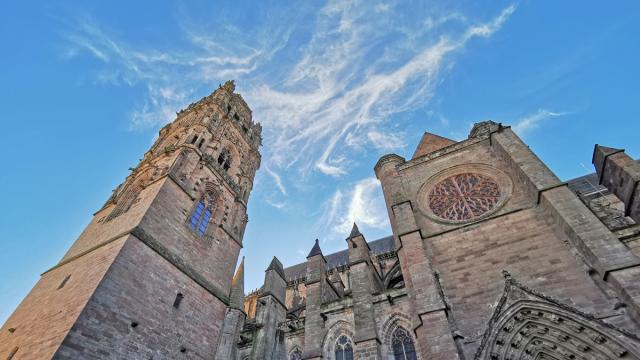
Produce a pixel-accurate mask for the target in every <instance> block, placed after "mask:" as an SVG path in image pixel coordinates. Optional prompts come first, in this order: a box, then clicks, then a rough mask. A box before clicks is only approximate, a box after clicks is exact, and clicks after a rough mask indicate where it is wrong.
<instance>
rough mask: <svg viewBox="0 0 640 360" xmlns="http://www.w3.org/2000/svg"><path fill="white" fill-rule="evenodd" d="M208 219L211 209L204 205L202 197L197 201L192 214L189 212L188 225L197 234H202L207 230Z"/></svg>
mask: <svg viewBox="0 0 640 360" xmlns="http://www.w3.org/2000/svg"><path fill="white" fill-rule="evenodd" d="M209 220H211V209H210V208H209V207H207V206H206V204H205V201H204V199H203V200H200V201H198V205H196V208H195V209H194V210H193V214H191V221H190V222H189V225H190V226H191V228H192V229H193V230H196V231H197V232H198V234H200V235H204V233H205V231H207V226H208V225H209Z"/></svg>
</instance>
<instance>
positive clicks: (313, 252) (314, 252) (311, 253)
mask: <svg viewBox="0 0 640 360" xmlns="http://www.w3.org/2000/svg"><path fill="white" fill-rule="evenodd" d="M316 255H322V249H320V242H319V241H318V239H316V243H315V244H314V245H313V247H312V248H311V251H309V255H307V259H308V258H310V257H312V256H316Z"/></svg>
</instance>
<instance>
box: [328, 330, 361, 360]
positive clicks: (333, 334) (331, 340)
mask: <svg viewBox="0 0 640 360" xmlns="http://www.w3.org/2000/svg"><path fill="white" fill-rule="evenodd" d="M342 335H346V336H347V337H348V338H349V339H352V343H353V337H354V332H353V325H351V324H350V323H348V322H346V321H344V320H339V321H337V322H336V323H335V324H333V325H332V326H331V327H330V328H329V331H327V335H326V336H325V337H324V341H323V342H322V354H323V355H324V356H323V358H325V359H335V353H334V346H335V343H336V340H338V338H339V337H340V336H342ZM354 347H355V345H354ZM354 353H355V348H354Z"/></svg>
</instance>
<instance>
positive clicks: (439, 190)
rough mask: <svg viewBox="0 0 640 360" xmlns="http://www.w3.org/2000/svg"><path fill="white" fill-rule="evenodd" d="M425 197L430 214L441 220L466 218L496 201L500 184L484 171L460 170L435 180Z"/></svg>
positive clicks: (473, 216)
mask: <svg viewBox="0 0 640 360" xmlns="http://www.w3.org/2000/svg"><path fill="white" fill-rule="evenodd" d="M428 199H429V208H430V209H431V211H432V212H433V214H434V215H436V216H438V217H440V218H442V219H445V220H451V221H466V220H471V219H474V218H477V217H479V216H481V215H483V214H485V213H486V212H488V211H490V210H492V209H493V208H494V207H495V206H496V204H498V202H499V201H500V187H499V186H498V183H497V182H496V181H495V180H494V179H492V178H491V177H489V176H487V175H482V174H477V173H463V174H457V175H453V176H450V177H448V178H446V179H444V180H442V181H440V182H439V183H437V184H436V185H435V186H434V187H433V188H432V189H431V191H430V192H429V195H428Z"/></svg>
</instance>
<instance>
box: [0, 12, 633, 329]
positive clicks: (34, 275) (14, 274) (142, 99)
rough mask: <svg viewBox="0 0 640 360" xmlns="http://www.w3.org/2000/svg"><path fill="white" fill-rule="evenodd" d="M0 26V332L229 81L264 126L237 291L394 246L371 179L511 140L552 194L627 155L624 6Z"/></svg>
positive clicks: (48, 15)
mask: <svg viewBox="0 0 640 360" xmlns="http://www.w3.org/2000/svg"><path fill="white" fill-rule="evenodd" d="M2 7H3V10H2V11H0V43H1V44H2V47H3V51H2V56H1V57H0V79H1V81H2V86H0V105H2V110H3V116H2V119H3V120H2V125H3V130H4V131H3V133H4V134H5V136H4V139H3V143H4V151H3V154H4V155H3V167H2V171H1V172H0V195H1V198H2V199H3V201H2V206H0V279H1V280H0V293H2V294H3V296H2V297H0V321H2V322H4V319H6V317H7V316H8V315H9V314H10V313H11V312H12V311H13V309H14V308H15V307H16V306H17V304H18V303H19V301H20V300H21V299H22V298H23V297H24V296H25V295H26V293H27V292H28V291H29V289H30V288H31V287H32V286H33V284H34V283H35V282H36V281H37V279H38V277H39V274H40V273H41V272H43V271H45V270H46V269H48V268H49V267H51V266H52V265H54V264H55V263H56V262H57V261H58V260H59V259H60V258H61V256H62V255H63V253H64V252H65V251H66V249H67V248H68V247H69V246H70V245H71V243H72V242H73V241H74V240H75V238H76V237H77V236H78V234H79V233H80V232H81V231H82V229H83V228H84V226H85V225H86V224H87V223H88V222H89V220H90V217H91V214H92V213H93V212H94V211H96V210H97V209H98V208H100V206H101V205H102V204H103V203H104V201H105V200H106V199H107V197H108V196H109V194H110V193H111V190H112V189H113V188H114V187H115V186H117V185H118V184H119V183H120V182H121V181H122V180H123V179H124V177H125V176H126V175H127V173H128V170H127V169H128V168H129V167H131V166H135V164H136V163H137V161H138V159H139V158H140V157H141V156H142V154H143V153H144V152H145V151H146V149H147V148H148V147H149V146H150V145H151V143H152V142H153V140H154V137H155V136H156V134H157V131H158V129H159V128H160V127H161V126H162V125H163V124H165V123H166V122H168V121H170V120H172V118H173V116H174V115H175V112H176V111H178V110H179V109H181V108H183V107H184V106H185V105H187V104H189V103H190V102H192V101H195V100H197V99H199V98H201V97H202V96H205V95H207V94H209V93H210V92H211V91H213V90H214V89H215V88H216V87H217V86H218V84H220V83H222V82H224V81H225V80H227V79H235V80H236V84H237V91H238V92H240V93H242V94H243V96H244V97H245V99H246V100H247V102H248V103H249V105H250V106H251V107H252V108H253V111H254V119H255V120H256V121H259V122H261V123H262V125H263V128H264V146H263V148H262V153H263V162H262V168H261V169H260V171H259V172H258V175H257V178H256V182H255V188H254V191H253V193H252V195H251V199H250V203H249V225H248V227H247V231H246V234H245V240H244V241H245V248H244V249H243V254H244V255H246V256H247V264H246V265H247V279H246V281H247V284H246V287H247V288H248V289H251V288H256V287H258V286H259V285H260V284H261V282H262V278H263V276H264V275H263V274H264V272H263V271H264V269H265V268H266V266H267V265H268V263H269V260H270V258H271V256H272V255H277V256H278V257H279V258H280V259H281V260H282V261H283V262H284V263H285V265H292V264H295V263H298V262H300V261H303V260H304V257H305V255H306V254H307V252H308V251H309V249H310V248H311V246H312V245H313V239H315V238H316V237H317V238H319V239H321V245H322V248H323V250H324V252H325V253H330V252H333V251H337V250H340V249H343V248H344V247H345V244H344V238H345V237H346V235H347V234H348V231H349V229H350V227H351V223H352V222H353V221H357V222H358V225H359V226H360V229H361V230H362V231H363V233H364V234H365V236H366V237H367V239H368V240H374V239H377V238H379V237H382V236H385V235H388V234H390V233H391V230H390V228H389V224H388V220H387V215H386V210H385V208H384V203H383V201H382V195H381V192H380V189H379V185H378V183H377V180H375V177H374V174H373V170H372V168H373V166H374V164H375V162H376V161H377V159H378V158H379V157H380V156H381V155H383V154H386V153H391V152H395V153H397V154H400V155H403V156H405V157H407V158H408V157H411V155H412V153H413V150H414V148H415V146H416V145H417V142H418V140H419V138H420V136H421V134H422V132H423V131H425V130H428V131H430V132H433V133H436V134H440V135H443V136H447V137H451V138H454V139H463V138H465V137H466V135H467V133H468V131H469V129H470V128H471V126H472V124H473V123H474V122H477V121H482V120H486V119H493V120H495V121H498V122H503V123H505V124H510V125H512V126H513V127H514V129H515V130H516V131H517V132H518V133H519V134H520V135H521V136H522V137H523V138H524V139H525V140H526V141H527V142H528V144H529V145H530V146H531V147H532V148H533V149H534V150H535V151H536V152H537V153H538V155H539V156H540V157H541V158H542V159H543V160H544V161H545V162H546V163H547V164H548V165H549V166H550V167H551V168H552V170H554V171H555V172H556V173H557V174H558V175H559V176H560V177H561V178H563V179H570V178H572V177H576V176H579V175H582V174H584V173H587V172H589V171H591V169H592V166H591V164H590V160H591V152H592V149H593V145H594V144H595V143H600V144H605V145H608V146H614V147H624V148H626V149H627V151H628V152H629V153H630V154H631V155H632V156H635V157H638V156H639V155H640V147H639V146H638V141H637V137H638V132H639V130H640V125H639V124H640V122H639V121H640V110H639V107H638V99H640V90H639V88H638V79H640V70H639V68H640V67H639V66H638V63H639V61H638V60H639V59H638V58H639V55H640V42H639V41H638V36H639V35H640V23H639V22H638V21H637V19H638V18H639V17H640V3H638V2H637V1H617V2H608V3H606V4H605V3H603V2H597V1H562V2H559V1H547V0H540V1H520V2H517V1H516V2H514V1H492V2H482V3H481V2H478V1H455V0H454V1H415V2H414V1H397V2H395V1H384V2H376V1H371V0H368V1H329V2H320V1H301V2H298V3H295V4H293V5H292V3H291V2H288V1H281V2H278V1H262V2H251V1H216V2H212V1H189V2H177V1H154V2H150V1H149V2H144V1H140V2H130V1H129V2H125V1H109V2H104V1H82V2H79V1H78V2H74V1H65V0H60V1H56V2H45V1H42V2H36V1H29V0H25V1H20V2H12V3H11V4H8V3H7V4H3V6H2Z"/></svg>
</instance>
